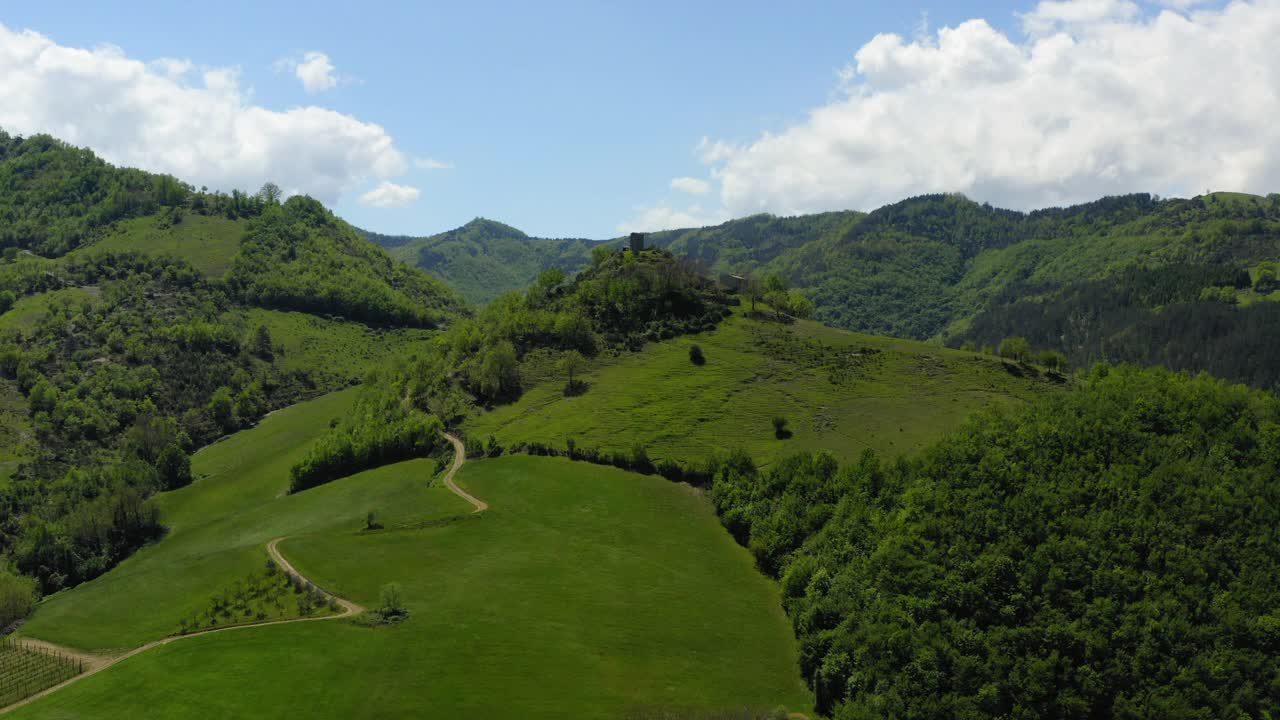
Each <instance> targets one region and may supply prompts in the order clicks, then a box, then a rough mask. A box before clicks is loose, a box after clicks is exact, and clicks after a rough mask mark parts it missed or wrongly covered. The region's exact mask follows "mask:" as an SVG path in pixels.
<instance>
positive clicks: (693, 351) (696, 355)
mask: <svg viewBox="0 0 1280 720" xmlns="http://www.w3.org/2000/svg"><path fill="white" fill-rule="evenodd" d="M689 362H691V363H693V364H694V365H704V364H706V362H707V358H706V356H705V355H703V354H702V346H701V345H690V346H689Z"/></svg>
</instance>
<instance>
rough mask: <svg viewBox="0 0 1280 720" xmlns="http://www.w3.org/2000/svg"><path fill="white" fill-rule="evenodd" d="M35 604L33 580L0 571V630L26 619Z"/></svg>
mask: <svg viewBox="0 0 1280 720" xmlns="http://www.w3.org/2000/svg"><path fill="white" fill-rule="evenodd" d="M35 602H36V582H35V580H32V579H31V578H26V577H23V576H21V575H13V574H11V573H9V572H6V571H5V570H4V569H0V629H2V628H6V627H8V626H9V625H11V624H13V623H14V622H16V621H18V620H21V619H22V618H24V617H26V616H27V613H29V612H31V608H32V607H33V606H34V605H35Z"/></svg>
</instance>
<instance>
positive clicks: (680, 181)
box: [671, 177, 711, 195]
mask: <svg viewBox="0 0 1280 720" xmlns="http://www.w3.org/2000/svg"><path fill="white" fill-rule="evenodd" d="M671 189H672V190H679V191H680V192H686V193H689V194H690V195H706V194H707V193H709V192H711V183H709V182H707V181H706V180H699V179H698V178H692V177H678V178H672V180H671Z"/></svg>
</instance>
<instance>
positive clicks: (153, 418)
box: [0, 133, 466, 592]
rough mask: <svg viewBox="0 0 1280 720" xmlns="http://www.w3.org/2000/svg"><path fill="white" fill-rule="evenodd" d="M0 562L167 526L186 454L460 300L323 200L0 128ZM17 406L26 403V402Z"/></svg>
mask: <svg viewBox="0 0 1280 720" xmlns="http://www.w3.org/2000/svg"><path fill="white" fill-rule="evenodd" d="M0 249H2V250H3V252H2V253H0V414H3V415H4V418H5V420H6V431H5V432H3V433H0V478H3V479H4V482H3V483H2V484H0V573H7V572H9V571H10V570H11V567H12V568H14V569H17V570H19V571H21V572H23V573H26V574H28V575H31V576H33V577H35V578H37V579H38V580H39V582H40V587H41V589H42V591H44V592H53V591H56V590H58V589H60V588H64V587H69V586H72V585H75V584H76V583H78V582H81V581H83V580H85V579H88V578H92V577H95V576H97V575H99V574H101V573H102V572H103V571H105V570H106V569H108V568H109V567H111V566H112V565H113V564H114V563H115V562H117V561H118V560H120V559H121V558H123V557H126V556H128V555H129V554H130V553H131V552H133V551H134V550H135V549H137V548H138V547H140V546H142V545H143V544H145V543H146V542H148V541H149V540H150V539H153V538H154V537H156V536H157V535H159V534H160V533H162V532H163V528H162V527H161V526H160V525H159V524H158V521H157V520H156V517H155V514H154V513H153V512H152V510H151V509H150V507H149V506H147V505H146V504H145V500H146V498H147V497H149V496H150V495H152V494H153V493H154V492H156V491H157V490H163V489H173V488H176V487H180V486H181V485H183V484H185V483H187V482H189V481H190V478H191V475H190V471H189V458H188V455H189V453H190V452H191V451H192V450H193V449H194V448H196V447H200V446H201V445H204V444H206V443H209V442H211V441H213V440H214V439H216V438H217V437H219V436H221V435H223V434H226V433H229V432H232V431H234V430H237V429H240V428H242V427H246V426H249V425H252V424H253V423H254V422H256V421H257V420H258V419H259V418H260V417H262V416H263V415H264V414H265V413H267V412H269V411H271V410H274V409H277V408H280V407H283V406H285V405H289V404H292V403H295V402H297V401H299V400H301V399H305V398H308V397H315V396H316V395H319V394H322V393H325V392H329V391H332V390H335V389H338V388H341V387H345V386H347V385H349V384H351V383H353V382H358V381H359V379H360V378H361V377H362V376H363V375H364V373H365V372H366V370H367V369H368V368H369V367H370V365H371V364H378V363H380V362H382V361H383V360H385V359H387V358H388V357H389V356H390V355H393V354H397V353H399V352H401V350H404V349H406V348H408V347H410V346H412V345H414V344H416V343H418V342H420V341H421V340H423V339H425V338H426V337H427V336H428V332H429V331H430V330H432V329H434V328H438V327H440V326H442V325H444V324H447V323H449V322H451V321H452V320H454V319H455V318H458V317H462V316H464V315H465V314H466V310H465V308H464V306H463V305H462V301H461V300H460V298H458V296H457V295H456V294H455V293H454V292H453V291H452V290H451V289H449V288H448V287H447V286H444V285H443V284H442V283H440V282H439V281H437V280H435V279H433V278H431V277H429V276H427V275H426V274H424V273H422V272H419V271H416V270H413V269H411V268H407V267H404V266H403V265H400V264H397V263H395V262H394V261H393V260H391V258H390V257H388V256H387V255H386V253H385V252H383V251H382V250H381V249H380V248H379V247H377V246H376V245H374V244H372V243H369V242H367V241H365V240H363V239H362V238H360V236H359V235H358V234H357V233H356V231H355V230H354V229H352V228H351V227H350V226H349V225H347V224H346V223H345V222H343V221H342V220H340V219H339V218H337V217H335V216H334V215H333V214H332V213H331V212H329V211H328V210H327V209H326V208H324V207H323V206H322V205H321V204H320V203H318V202H316V201H315V200H312V199H310V198H307V197H300V196H297V197H291V198H289V199H287V200H285V201H283V202H281V201H280V194H279V190H278V188H275V187H274V186H272V185H271V184H270V183H267V184H266V185H264V186H263V189H262V190H261V191H260V192H259V193H257V194H254V195H249V194H246V193H243V192H240V191H232V193H231V194H230V195H226V194H222V193H217V192H214V193H209V192H206V191H204V190H201V191H198V192H197V191H196V190H195V189H194V188H192V187H191V186H190V185H187V184H185V183H183V182H181V181H179V180H177V179H175V178H172V177H169V176H165V175H154V174H151V173H146V172H143V171H140V170H136V169H130V168H116V167H114V166H111V165H110V164H108V163H105V162H103V161H102V160H101V159H99V158H97V157H96V156H94V155H93V153H91V152H89V151H87V150H82V149H77V148H74V147H71V146H69V145H67V144H65V143H61V142H59V141H57V140H54V139H53V138H50V137H48V136H34V137H31V138H26V139H23V138H12V137H10V136H8V135H5V134H3V133H0ZM24 416H25V417H24Z"/></svg>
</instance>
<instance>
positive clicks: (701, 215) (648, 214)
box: [617, 205, 729, 233]
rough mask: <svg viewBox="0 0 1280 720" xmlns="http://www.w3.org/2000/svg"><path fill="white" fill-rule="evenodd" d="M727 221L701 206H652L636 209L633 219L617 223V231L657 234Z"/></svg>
mask: <svg viewBox="0 0 1280 720" xmlns="http://www.w3.org/2000/svg"><path fill="white" fill-rule="evenodd" d="M728 219H729V218H728V217H726V216H725V214H724V213H723V212H722V211H720V210H706V209H703V207H702V206H701V205H690V206H689V207H687V208H685V209H683V210H680V209H677V208H673V207H670V206H668V205H654V206H651V207H642V208H638V209H637V212H636V215H635V217H633V218H631V219H630V220H627V221H626V222H621V223H618V226H617V231H618V232H620V233H629V232H657V231H659V230H676V229H679V228H690V227H705V226H707V225H718V224H720V223H722V222H724V221H725V220H728Z"/></svg>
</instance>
